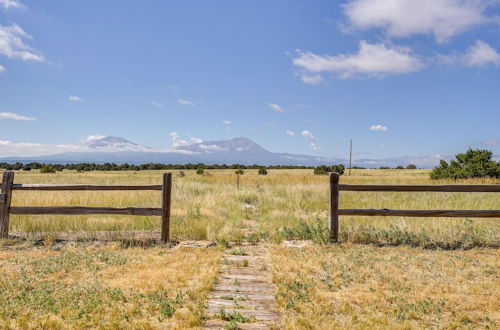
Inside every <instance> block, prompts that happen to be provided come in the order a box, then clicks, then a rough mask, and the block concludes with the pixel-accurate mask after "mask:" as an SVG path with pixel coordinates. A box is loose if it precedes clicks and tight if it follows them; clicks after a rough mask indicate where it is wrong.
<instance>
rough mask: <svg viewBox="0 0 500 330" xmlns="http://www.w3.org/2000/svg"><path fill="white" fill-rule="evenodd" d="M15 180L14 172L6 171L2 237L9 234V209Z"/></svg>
mask: <svg viewBox="0 0 500 330" xmlns="http://www.w3.org/2000/svg"><path fill="white" fill-rule="evenodd" d="M13 182H14V172H4V173H3V180H2V194H3V195H4V201H3V203H1V204H0V237H1V238H6V237H8V236H9V211H10V201H11V200H12V183H13Z"/></svg>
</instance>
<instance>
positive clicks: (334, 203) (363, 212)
mask: <svg viewBox="0 0 500 330" xmlns="http://www.w3.org/2000/svg"><path fill="white" fill-rule="evenodd" d="M329 176H330V198H329V219H328V220H329V221H328V224H329V229H330V239H331V241H333V242H337V241H338V239H339V215H352V216H402V217H448V218H500V210H389V209H339V192H340V191H382V192H385V191H400V192H403V191H406V192H408V191H412V192H415V191H424V192H430V191H435V192H470V193H472V192H500V184H480V185H469V184H467V185H458V184H457V185H354V184H339V178H340V175H339V174H338V173H335V172H332V173H330V174H329ZM499 204H500V200H499Z"/></svg>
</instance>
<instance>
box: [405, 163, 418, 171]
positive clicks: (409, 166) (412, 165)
mask: <svg viewBox="0 0 500 330" xmlns="http://www.w3.org/2000/svg"><path fill="white" fill-rule="evenodd" d="M406 169H408V170H416V169H417V165H415V164H408V166H406Z"/></svg>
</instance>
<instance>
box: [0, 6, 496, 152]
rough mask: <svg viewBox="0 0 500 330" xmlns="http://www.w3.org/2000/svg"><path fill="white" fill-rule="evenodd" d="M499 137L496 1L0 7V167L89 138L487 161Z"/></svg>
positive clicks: (152, 144)
mask: <svg viewBox="0 0 500 330" xmlns="http://www.w3.org/2000/svg"><path fill="white" fill-rule="evenodd" d="M499 127H500V2H499V1H496V0H490V1H486V0H484V1H481V0H439V1H438V0H418V1H417V0H351V1H311V0H307V1H290V0H287V1H278V0H273V1H234V0H231V1H223V0H217V1H215V0H214V1H186V0H183V1H140V2H138V1H123V0H121V1H89V0H87V1H43V0H38V1H28V0H0V156H10V155H30V154H33V155H35V154H47V153H54V152H60V151H66V150H73V149H74V150H76V149H77V148H78V145H79V143H82V141H85V139H86V138H87V137H88V136H95V135H114V136H121V137H124V138H126V139H129V140H131V141H134V142H136V143H139V144H141V145H147V146H150V147H152V148H155V149H169V148H172V147H173V146H175V143H179V141H180V143H183V142H185V141H187V142H195V141H199V140H200V139H201V140H218V139H228V138H232V137H237V136H244V137H248V138H251V139H252V140H254V141H255V142H257V143H259V144H260V145H262V146H263V147H265V148H267V149H269V150H272V151H279V152H291V153H306V154H312V155H318V156H326V157H341V158H345V157H347V156H348V144H349V140H350V139H352V140H353V144H354V151H355V158H383V157H395V156H403V155H420V156H432V155H453V154H455V153H457V152H461V151H464V150H465V149H466V148H467V147H469V146H470V147H480V148H488V149H490V150H492V151H494V152H495V153H496V154H499V153H500V128H499ZM174 133H175V134H174ZM172 137H175V142H173V141H172Z"/></svg>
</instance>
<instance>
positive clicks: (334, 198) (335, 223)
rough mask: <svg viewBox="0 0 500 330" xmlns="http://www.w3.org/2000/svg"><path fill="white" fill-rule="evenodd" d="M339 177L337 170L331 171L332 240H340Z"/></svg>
mask: <svg viewBox="0 0 500 330" xmlns="http://www.w3.org/2000/svg"><path fill="white" fill-rule="evenodd" d="M339 177H340V175H339V174H338V173H336V172H330V173H329V178H330V198H329V208H328V210H329V212H328V229H329V230H330V241H331V242H338V240H339Z"/></svg>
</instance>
